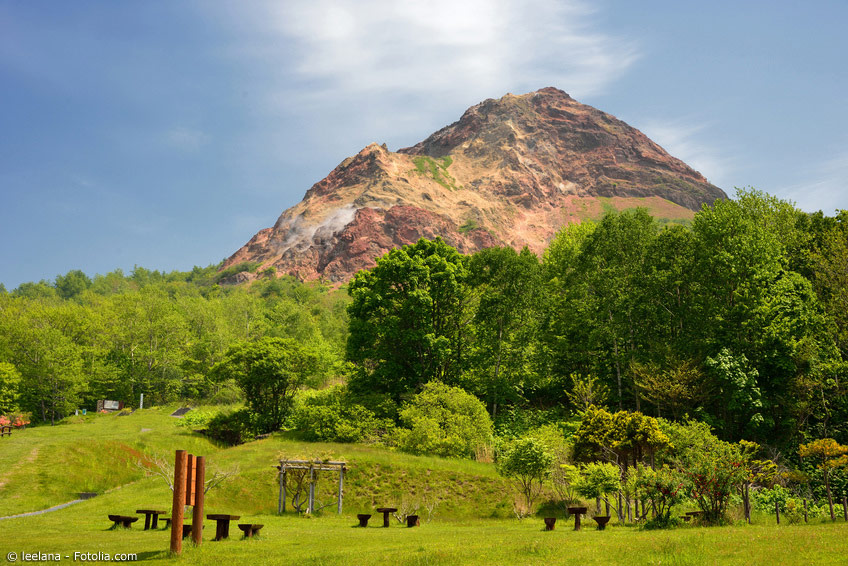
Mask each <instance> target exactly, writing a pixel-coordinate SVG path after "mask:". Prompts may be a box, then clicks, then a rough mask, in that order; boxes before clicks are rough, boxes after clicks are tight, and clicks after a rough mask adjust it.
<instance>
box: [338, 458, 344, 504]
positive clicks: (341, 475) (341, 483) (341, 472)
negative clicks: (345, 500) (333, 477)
mask: <svg viewBox="0 0 848 566" xmlns="http://www.w3.org/2000/svg"><path fill="white" fill-rule="evenodd" d="M344 473H345V468H344V466H339V515H341V514H342V493H343V489H344Z"/></svg>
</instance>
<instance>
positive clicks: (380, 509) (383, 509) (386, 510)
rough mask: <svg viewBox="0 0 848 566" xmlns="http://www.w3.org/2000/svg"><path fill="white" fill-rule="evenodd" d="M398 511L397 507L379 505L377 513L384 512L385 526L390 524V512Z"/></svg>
mask: <svg viewBox="0 0 848 566" xmlns="http://www.w3.org/2000/svg"><path fill="white" fill-rule="evenodd" d="M395 511H397V507H378V508H377V513H382V514H383V526H384V527H388V526H389V513H394V512H395Z"/></svg>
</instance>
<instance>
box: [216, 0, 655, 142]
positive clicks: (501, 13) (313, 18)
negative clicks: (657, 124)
mask: <svg viewBox="0 0 848 566" xmlns="http://www.w3.org/2000/svg"><path fill="white" fill-rule="evenodd" d="M250 6H252V7H253V8H254V9H253V10H251V11H250V12H243V11H236V10H235V9H233V8H232V7H229V8H225V11H226V10H231V11H227V12H226V13H224V14H223V16H222V18H223V19H225V20H226V21H227V22H230V23H229V24H228V25H230V27H231V28H232V29H234V30H237V35H238V40H237V41H236V42H235V44H234V45H233V50H234V51H233V54H234V56H236V57H238V58H240V59H244V60H253V61H255V62H257V63H259V64H260V65H262V67H263V68H264V69H265V70H266V72H265V73H263V80H266V81H271V82H272V83H273V84H272V85H271V88H269V89H267V91H265V92H270V95H269V96H267V97H265V98H264V100H261V101H260V102H261V103H262V104H263V105H265V106H267V107H268V108H270V109H272V110H273V109H277V110H281V111H285V112H291V110H292V107H293V106H295V107H297V108H298V109H299V110H300V111H312V110H319V109H323V108H326V106H327V105H328V104H338V101H344V102H345V105H346V106H347V108H346V111H348V112H351V111H352V113H353V114H355V116H353V117H351V118H350V120H353V121H359V122H362V121H371V123H373V121H375V120H376V121H377V122H378V123H379V122H381V121H383V120H387V119H388V120H390V122H387V123H386V125H387V126H393V129H395V130H396V129H397V128H401V129H403V128H404V126H405V125H408V126H411V127H414V126H416V125H420V120H421V118H420V117H418V118H415V117H409V116H399V115H398V114H400V113H401V112H399V111H400V110H402V109H403V108H406V109H407V111H406V112H407V114H409V113H411V112H413V111H412V109H415V112H418V113H419V114H427V113H428V112H429V113H430V115H432V113H433V111H434V110H435V109H437V108H442V109H444V108H445V107H448V108H451V111H452V112H456V107H457V106H461V107H462V108H464V107H465V106H468V105H470V104H473V103H476V102H478V101H480V100H482V99H485V98H489V97H499V96H501V95H503V94H506V93H507V92H513V93H516V94H518V93H522V92H528V91H532V90H536V89H538V88H541V87H544V86H556V87H558V88H562V89H563V90H565V91H567V92H568V93H569V94H571V95H573V96H575V97H576V98H581V97H586V96H590V95H595V94H600V93H603V92H605V91H606V90H607V89H608V88H609V87H610V85H611V84H612V83H613V82H614V81H615V80H616V79H617V78H618V77H620V76H621V75H622V73H624V72H625V71H626V70H627V69H628V68H630V66H631V65H632V64H633V62H634V61H636V60H637V59H638V57H639V49H638V46H637V45H636V44H635V42H633V41H631V40H628V39H626V38H621V37H614V36H611V35H609V34H607V33H603V32H601V31H598V29H597V26H596V25H595V15H594V9H593V8H592V7H591V5H590V4H589V3H588V2H584V1H582V0H527V1H524V2H518V1H506V0H500V1H499V0H465V1H462V0H427V1H426V2H425V1H423V0H411V1H408V2H396V1H394V0H361V1H358V2H355V3H354V2H345V1H342V0H312V1H309V2H303V1H295V2H283V3H280V2H266V3H264V4H257V3H251V4H250ZM257 6H259V8H258V9H257ZM263 90H264V89H263ZM256 92H259V89H257V90H256ZM350 106H353V107H354V110H352V109H351V107H350ZM395 110H398V112H394V111H395ZM457 117H458V116H457ZM394 133H397V132H396V131H395V132H394Z"/></svg>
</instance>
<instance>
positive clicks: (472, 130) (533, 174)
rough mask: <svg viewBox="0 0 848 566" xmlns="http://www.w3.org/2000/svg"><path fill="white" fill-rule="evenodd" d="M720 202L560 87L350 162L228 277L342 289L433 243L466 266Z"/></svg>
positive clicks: (700, 181) (485, 107)
mask: <svg viewBox="0 0 848 566" xmlns="http://www.w3.org/2000/svg"><path fill="white" fill-rule="evenodd" d="M719 198H726V195H725V193H724V192H723V191H722V190H721V189H719V188H718V187H715V186H713V185H711V184H710V183H709V182H707V180H706V179H705V178H704V177H703V176H702V175H701V174H700V173H698V172H696V171H694V170H692V169H691V168H690V167H688V166H687V165H686V164H685V163H683V162H682V161H680V160H679V159H675V158H674V157H671V156H670V155H669V154H668V153H666V152H665V151H664V150H663V149H662V148H661V147H660V146H658V145H657V144H655V143H654V142H652V141H651V140H650V139H648V138H647V136H645V135H644V134H643V133H642V132H640V131H638V130H636V129H634V128H632V127H630V126H628V125H627V124H625V123H624V122H622V121H621V120H618V119H617V118H615V117H613V116H611V115H609V114H606V113H604V112H601V111H600V110H597V109H595V108H592V107H591V106H586V105H584V104H580V103H579V102H577V101H575V100H574V99H573V98H571V97H570V96H568V95H567V94H566V93H564V92H562V91H560V90H558V89H555V88H544V89H542V90H539V91H537V92H533V93H530V94H525V95H520V96H515V95H511V94H508V95H506V96H504V97H503V98H501V99H499V100H493V99H490V100H486V101H484V102H481V103H480V104H478V105H476V106H473V107H472V108H470V109H468V110H467V111H466V112H465V114H463V116H462V117H461V118H460V120H459V121H458V122H455V123H454V124H451V125H450V126H447V127H445V128H443V129H441V130H439V131H438V132H436V133H434V134H433V135H431V136H430V137H428V138H427V139H426V140H424V141H422V142H421V143H419V144H417V145H415V146H412V147H409V148H405V149H401V150H398V151H397V152H391V151H389V150H388V149H387V148H386V147H385V145H383V146H380V145H377V144H371V145H369V146H367V147H366V148H364V149H363V150H362V151H360V152H359V153H358V154H356V155H355V156H353V157H349V158H347V159H345V160H344V161H343V162H342V163H341V164H339V166H338V167H336V168H335V169H334V170H333V171H332V172H331V173H330V174H329V175H327V177H325V178H324V179H322V180H321V181H319V182H318V183H316V184H315V185H313V186H312V188H310V189H309V190H308V191H307V193H306V196H305V197H304V199H303V200H302V201H301V202H300V203H299V204H297V205H295V206H293V207H292V208H290V209H288V210H286V211H285V212H283V214H282V215H281V216H280V218H279V219H278V220H277V222H276V224H275V225H274V226H273V227H272V228H266V229H264V230H261V231H260V232H259V233H257V234H256V235H255V236H254V237H253V238H251V240H250V241H249V242H248V243H247V244H245V245H244V246H243V247H242V248H241V249H240V250H238V251H237V252H236V253H235V254H233V255H232V256H231V257H230V258H229V259H228V260H227V261H226V262H225V264H224V267H229V266H231V265H234V264H238V263H241V262H258V263H261V264H262V267H263V269H264V268H267V267H270V266H273V267H275V268H276V269H277V273H278V274H291V275H294V276H296V277H298V278H300V279H305V280H310V279H317V278H323V279H326V280H328V281H331V282H342V281H346V280H348V279H349V278H350V277H351V276H352V275H353V274H354V273H356V272H357V271H358V270H360V269H363V268H368V267H371V266H373V265H374V264H375V260H376V258H377V257H380V256H381V255H383V254H384V253H386V252H387V251H389V250H390V249H392V248H395V247H399V246H402V245H405V244H409V243H412V242H415V241H417V240H418V239H419V238H421V237H426V238H434V237H436V236H441V237H442V238H443V239H444V240H445V241H446V242H448V243H450V244H451V245H453V246H454V247H456V248H457V249H458V250H460V251H461V252H463V253H471V252H474V251H477V250H479V249H481V248H485V247H491V246H496V245H509V246H513V247H515V248H516V249H519V248H521V247H523V246H528V247H529V248H530V249H531V250H533V251H534V252H537V253H541V251H542V250H543V249H544V248H545V246H546V245H547V243H548V242H549V241H550V239H551V238H552V237H553V235H554V234H556V232H557V231H558V230H560V229H561V228H562V227H563V226H565V225H566V224H568V223H570V222H579V221H582V220H584V219H586V218H598V217H600V216H601V215H602V214H603V213H604V212H606V211H608V210H614V209H615V210H622V209H625V208H632V207H636V206H644V207H647V208H648V209H649V211H650V212H651V213H652V214H654V215H655V216H658V217H660V218H664V219H667V220H669V221H684V220H687V219H691V218H692V216H693V215H694V212H695V211H697V210H698V209H699V208H700V207H701V205H702V204H704V203H707V204H709V203H712V202H713V201H715V200H716V199H719Z"/></svg>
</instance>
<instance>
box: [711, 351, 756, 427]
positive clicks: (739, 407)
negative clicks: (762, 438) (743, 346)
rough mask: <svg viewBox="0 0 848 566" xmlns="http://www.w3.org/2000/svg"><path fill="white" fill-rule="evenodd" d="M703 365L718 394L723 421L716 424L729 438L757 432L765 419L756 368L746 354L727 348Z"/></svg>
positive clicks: (719, 410) (721, 419)
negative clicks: (749, 365)
mask: <svg viewBox="0 0 848 566" xmlns="http://www.w3.org/2000/svg"><path fill="white" fill-rule="evenodd" d="M704 365H705V367H706V369H707V373H708V375H709V376H710V377H711V378H712V379H713V382H714V383H715V387H716V389H717V391H718V393H719V396H718V398H719V399H720V401H719V409H718V412H719V415H720V420H719V422H717V423H716V425H717V426H719V427H721V429H722V430H724V431H725V434H726V436H728V437H730V438H738V437H740V436H743V435H746V434H747V435H749V436H751V435H753V434H754V433H756V430H757V427H759V426H760V425H761V424H762V422H763V416H762V413H761V411H762V406H763V405H762V400H761V395H760V388H759V384H758V383H757V377H758V372H757V370H756V369H751V368H750V367H748V359H747V358H746V357H745V356H744V355H742V356H734V355H733V353H732V352H731V351H730V350H728V349H727V348H722V349H721V351H720V352H719V353H718V354H716V356H715V357H714V358H707V359H706V361H705V362H704Z"/></svg>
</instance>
